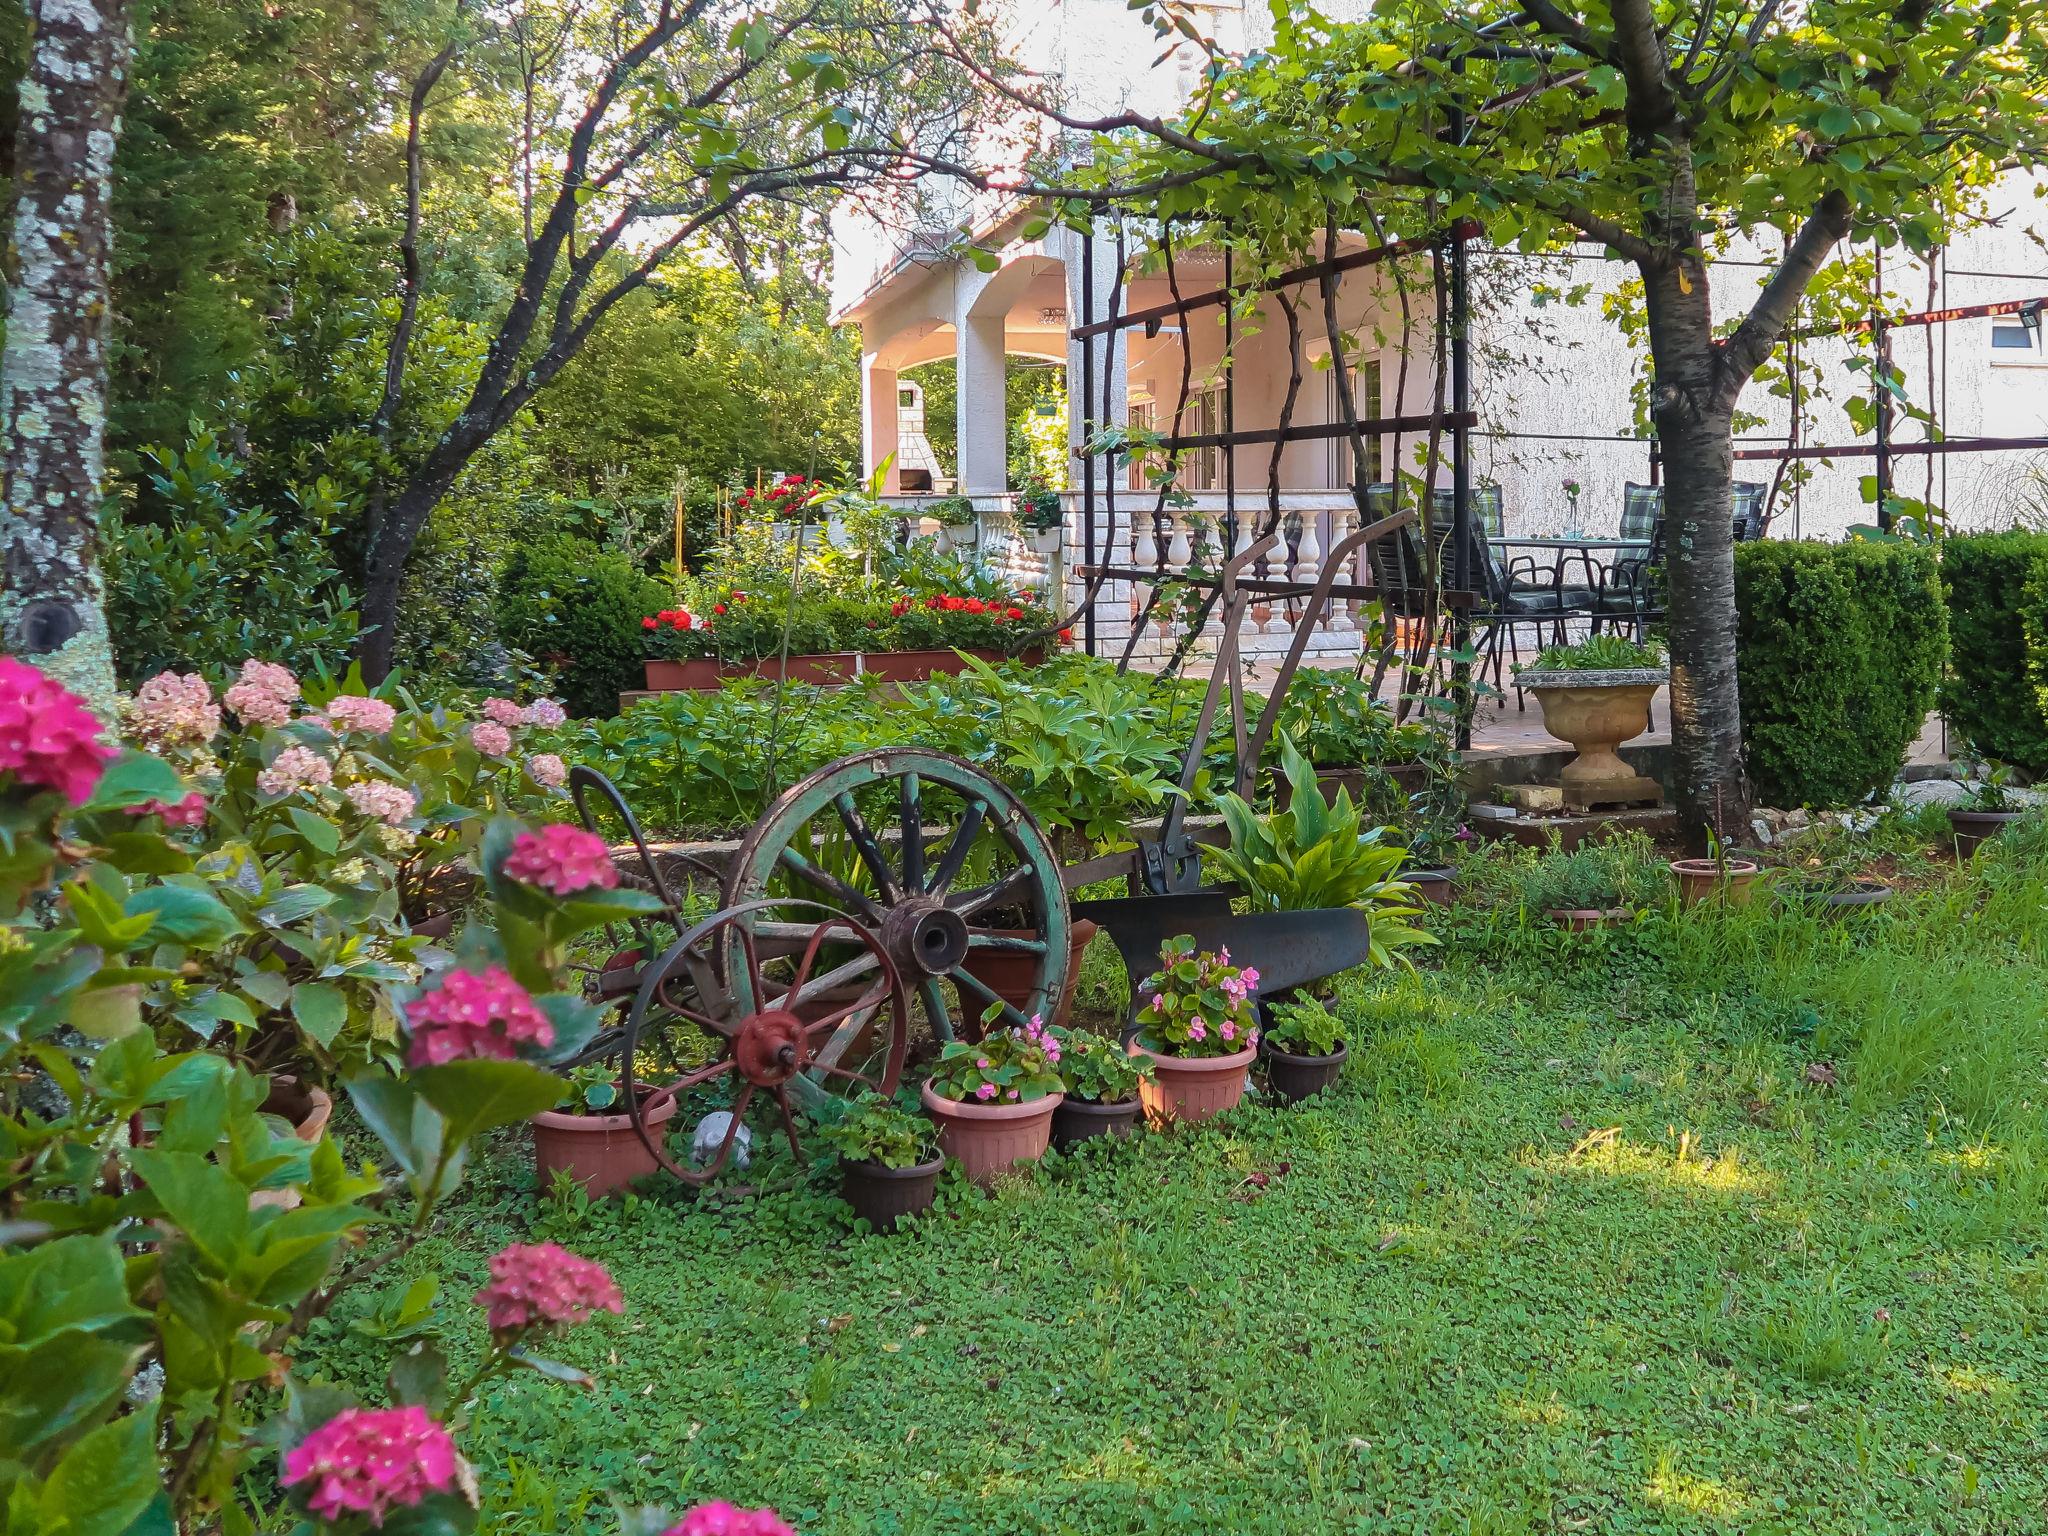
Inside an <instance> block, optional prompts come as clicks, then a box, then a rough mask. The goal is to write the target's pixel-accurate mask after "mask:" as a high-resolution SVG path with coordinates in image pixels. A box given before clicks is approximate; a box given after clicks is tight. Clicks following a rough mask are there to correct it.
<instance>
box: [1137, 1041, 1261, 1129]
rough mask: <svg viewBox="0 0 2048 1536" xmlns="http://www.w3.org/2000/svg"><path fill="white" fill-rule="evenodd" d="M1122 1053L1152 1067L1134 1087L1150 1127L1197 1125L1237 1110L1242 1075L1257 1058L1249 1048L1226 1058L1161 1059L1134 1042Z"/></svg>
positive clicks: (1242, 1093)
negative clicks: (1176, 1123) (1144, 1060)
mask: <svg viewBox="0 0 2048 1536" xmlns="http://www.w3.org/2000/svg"><path fill="white" fill-rule="evenodd" d="M1125 1049H1126V1050H1128V1051H1129V1052H1130V1053H1131V1054H1132V1055H1133V1056H1143V1057H1146V1058H1147V1059H1149V1060H1150V1061H1151V1063H1152V1071H1153V1076H1152V1079H1151V1080H1150V1081H1149V1082H1141V1083H1140V1084H1138V1099H1139V1102H1140V1103H1142V1104H1143V1105H1144V1106H1145V1118H1146V1119H1147V1120H1148V1121H1150V1122H1151V1123H1152V1124H1153V1125H1154V1126H1166V1125H1170V1124H1172V1123H1173V1122H1174V1121H1176V1120H1178V1121H1181V1122H1183V1123H1185V1124H1188V1125H1199V1124H1200V1123H1201V1122H1202V1121H1204V1120H1213V1119H1215V1118H1216V1117H1217V1116H1218V1115H1220V1114H1222V1113H1223V1112H1224V1111H1225V1110H1227V1109H1235V1108H1237V1105H1238V1101H1239V1100H1241V1099H1242V1098H1243V1097H1244V1075H1245V1073H1246V1072H1247V1071H1248V1070H1249V1069H1250V1067H1251V1064H1252V1062H1253V1061H1254V1060H1255V1059H1256V1058H1257V1056H1258V1054H1259V1052H1258V1047H1256V1046H1250V1047H1247V1048H1246V1049H1244V1050H1242V1051H1233V1052H1231V1054H1230V1055H1228V1056H1165V1055H1161V1054H1160V1053H1159V1052H1158V1051H1150V1050H1147V1049H1146V1048H1145V1047H1144V1046H1142V1045H1140V1044H1138V1042H1137V1041H1135V1040H1133V1041H1131V1043H1130V1044H1129V1045H1127V1046H1126V1047H1125Z"/></svg>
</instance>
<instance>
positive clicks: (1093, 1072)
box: [1052, 1030, 1153, 1148]
mask: <svg viewBox="0 0 2048 1536" xmlns="http://www.w3.org/2000/svg"><path fill="white" fill-rule="evenodd" d="M1053 1035H1054V1037H1055V1038H1056V1039H1057V1040H1058V1041H1059V1043H1060V1057H1059V1062H1058V1066H1059V1074H1060V1082H1061V1083H1062V1084H1064V1085H1065V1087H1066V1094H1067V1096H1066V1098H1064V1099H1063V1100H1061V1101H1060V1107H1059V1108H1058V1109H1056V1110H1054V1111H1053V1112H1052V1143H1053V1145H1054V1146H1056V1147H1061V1148H1066V1147H1071V1146H1075V1145H1077V1144H1078V1143H1080V1142H1084V1141H1090V1140H1092V1139H1094V1138H1095V1137H1097V1136H1129V1135H1131V1134H1133V1133H1134V1132H1135V1131H1136V1129H1137V1123H1138V1110H1139V1104H1138V1086H1139V1084H1141V1083H1143V1082H1144V1081H1145V1080H1146V1079H1147V1078H1149V1077H1151V1076H1152V1071H1153V1069H1152V1063H1151V1062H1150V1061H1149V1060H1147V1059H1145V1058H1142V1057H1135V1056H1132V1055H1131V1054H1130V1053H1129V1052H1128V1051H1125V1050H1123V1049H1122V1048H1121V1047H1119V1046H1118V1045H1117V1043H1116V1042H1115V1041H1114V1040H1111V1039H1109V1038H1107V1037H1106V1036H1103V1035H1094V1034H1085V1033H1070V1032H1069V1031H1066V1030H1054V1031H1053Z"/></svg>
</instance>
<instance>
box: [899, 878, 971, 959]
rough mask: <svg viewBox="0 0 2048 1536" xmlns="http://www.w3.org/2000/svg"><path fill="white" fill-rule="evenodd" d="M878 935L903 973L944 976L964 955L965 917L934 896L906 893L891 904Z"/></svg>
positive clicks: (965, 954) (965, 944)
mask: <svg viewBox="0 0 2048 1536" xmlns="http://www.w3.org/2000/svg"><path fill="white" fill-rule="evenodd" d="M881 937H882V947H883V948H884V949H886V950H888V952H889V958H890V959H891V960H893V961H895V962H896V969H897V971H898V972H900V973H901V974H902V975H905V976H914V977H915V976H944V975H945V974H947V972H949V971H951V970H952V969H953V967H955V966H956V965H958V964H959V963H960V962H961V961H962V960H964V959H966V958H967V919H966V918H964V917H962V916H961V915H960V914H959V913H958V912H955V911H953V910H952V909H951V908H950V907H948V906H947V905H946V904H945V902H943V901H941V900H939V899H938V898H937V897H934V896H908V897H905V898H904V899H903V900H902V901H901V902H900V903H898V904H897V905H896V906H893V907H891V908H890V909H889V910H888V912H887V913H885V914H884V915H883V918H882V934H881Z"/></svg>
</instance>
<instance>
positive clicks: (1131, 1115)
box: [1052, 1096, 1139, 1151]
mask: <svg viewBox="0 0 2048 1536" xmlns="http://www.w3.org/2000/svg"><path fill="white" fill-rule="evenodd" d="M1138 1109H1139V1105H1138V1101H1137V1100H1136V1099H1125V1100H1124V1101H1123V1102H1122V1103H1121V1104H1088V1103H1084V1102H1083V1101H1081V1100H1080V1099H1076V1098H1073V1097H1071V1096H1069V1097H1068V1098H1066V1099H1064V1100H1062V1101H1061V1103H1060V1107H1059V1108H1058V1109H1056V1110H1054V1111H1053V1112H1052V1144H1053V1145H1054V1146H1056V1147H1058V1148H1060V1149H1061V1150H1062V1151H1064V1150H1065V1149H1066V1148H1068V1147H1071V1146H1075V1145H1077V1144H1079V1143H1080V1142H1084V1141H1093V1140H1094V1139H1095V1138H1096V1137H1097V1136H1135V1135H1137V1133H1138Z"/></svg>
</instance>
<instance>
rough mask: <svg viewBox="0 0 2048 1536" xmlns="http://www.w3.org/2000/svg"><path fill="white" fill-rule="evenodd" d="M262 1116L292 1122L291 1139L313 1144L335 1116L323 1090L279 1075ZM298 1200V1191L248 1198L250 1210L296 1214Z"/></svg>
mask: <svg viewBox="0 0 2048 1536" xmlns="http://www.w3.org/2000/svg"><path fill="white" fill-rule="evenodd" d="M262 1112H263V1113H264V1114H266V1115H276V1116H277V1117H278V1118H279V1119H281V1120H286V1121H289V1122H290V1124H291V1128H292V1135H294V1136H296V1137H297V1138H298V1139H299V1140H300V1141H303V1142H306V1143H308V1144H310V1143H313V1142H316V1141H318V1140H319V1139H320V1138H321V1136H323V1135H324V1134H326V1131H327V1121H328V1119H329V1117H330V1116H332V1115H333V1113H334V1100H333V1098H332V1097H331V1096H330V1095H329V1094H328V1093H327V1092H326V1090H324V1089H321V1088H315V1087H314V1086H313V1085H312V1084H311V1083H302V1082H300V1081H299V1080H298V1079H297V1078H296V1077H292V1076H290V1075H288V1074H280V1075H278V1076H276V1077H273V1078H272V1079H271V1080H270V1092H269V1093H267V1094H266V1095H265V1096H264V1099H263V1105H262ZM299 1200H300V1196H299V1192H298V1191H297V1190H296V1189H259V1190H257V1191H256V1192H255V1193H254V1194H252V1195H250V1196H249V1209H250V1210H252V1211H255V1210H263V1209H265V1208H269V1209H273V1210H280V1211H290V1210H296V1209H297V1208H298V1205H299Z"/></svg>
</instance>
